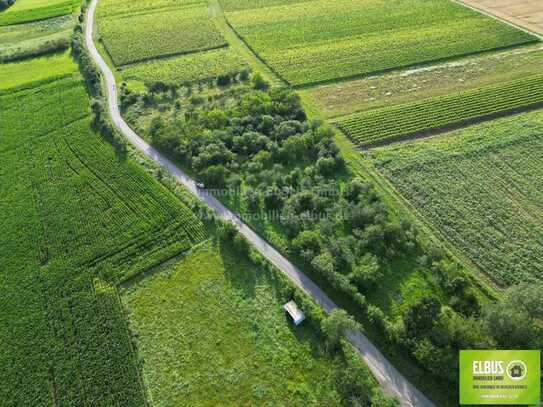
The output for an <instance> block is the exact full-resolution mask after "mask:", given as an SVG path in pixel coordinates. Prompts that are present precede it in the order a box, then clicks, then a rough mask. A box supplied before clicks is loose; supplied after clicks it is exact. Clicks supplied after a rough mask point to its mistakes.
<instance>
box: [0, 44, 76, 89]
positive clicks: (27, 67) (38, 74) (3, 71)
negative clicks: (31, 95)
mask: <svg viewBox="0 0 543 407" xmlns="http://www.w3.org/2000/svg"><path fill="white" fill-rule="evenodd" d="M77 69H78V68H77V64H76V63H75V62H74V61H73V59H72V58H71V57H70V53H69V51H66V52H64V53H60V54H54V55H48V56H43V57H39V58H34V59H30V60H24V61H20V62H10V63H7V64H0V90H6V89H10V88H14V87H20V86H25V85H29V84H33V83H35V82H40V81H43V80H48V81H49V80H53V79H58V78H61V77H64V76H67V75H71V74H73V73H75V72H76V71H77Z"/></svg>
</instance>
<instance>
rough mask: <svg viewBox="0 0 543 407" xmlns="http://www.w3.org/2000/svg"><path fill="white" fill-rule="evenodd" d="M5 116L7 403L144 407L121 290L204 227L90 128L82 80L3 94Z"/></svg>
mask: <svg viewBox="0 0 543 407" xmlns="http://www.w3.org/2000/svg"><path fill="white" fill-rule="evenodd" d="M32 62H33V61H30V63H32ZM1 82H2V84H4V83H5V81H4V79H2V81H1ZM0 111H1V112H2V120H1V121H0V133H1V134H2V137H1V138H0V160H1V162H2V166H1V169H0V195H1V196H2V199H1V200H0V211H1V212H2V233H0V246H1V247H2V256H0V269H1V270H2V276H1V278H0V290H1V291H2V296H1V299H0V306H1V308H2V313H1V315H0V343H2V352H0V365H1V366H2V367H3V369H2V370H1V372H0V381H1V383H2V386H0V400H2V404H4V405H24V406H41V405H108V406H110V405H123V406H141V405H143V404H144V402H145V401H144V392H143V390H142V387H141V382H140V376H139V372H138V367H137V363H136V361H135V355H134V352H133V350H132V346H131V342H130V339H129V337H128V332H127V331H126V325H125V322H124V319H123V313H122V311H121V308H120V303H119V299H118V297H117V293H116V289H115V287H114V285H115V284H116V283H117V282H119V281H121V280H122V279H124V278H126V277H128V276H130V275H133V274H134V273H137V272H139V271H141V270H144V269H147V268H148V267H151V266H153V265H155V264H157V263H160V262H162V261H163V260H164V259H167V258H169V257H171V256H173V255H176V254H178V253H180V252H182V251H184V250H187V249H189V248H190V247H191V246H192V245H193V244H194V243H196V242H199V241H201V240H202V239H204V238H205V235H204V231H203V227H202V225H201V223H200V221H199V220H198V219H197V218H196V217H195V216H194V215H193V214H192V212H191V211H190V210H189V209H188V208H187V207H186V206H184V205H183V204H181V203H180V202H179V201H178V200H177V199H176V198H174V197H173V196H172V195H171V194H170V193H169V192H168V191H167V190H166V189H165V188H164V187H162V186H161V185H159V184H157V183H156V182H155V181H154V180H153V179H152V178H151V177H150V176H149V175H147V174H146V173H145V172H144V171H143V170H142V169H141V168H140V167H139V166H138V165H137V164H135V163H133V162H132V161H128V160H127V159H126V157H125V156H123V155H120V153H117V152H116V151H115V150H114V149H113V147H111V145H110V144H109V143H108V142H106V141H105V140H104V139H103V138H102V136H101V135H99V134H97V133H95V132H94V131H92V130H91V127H90V122H91V119H90V116H89V114H90V107H89V101H88V96H87V94H86V91H85V88H84V85H83V83H82V81H81V79H80V78H71V77H69V78H66V79H62V80H59V81H55V82H52V83H48V84H44V85H42V86H39V87H34V88H31V89H26V90H23V91H19V92H11V93H8V94H4V95H2V96H0Z"/></svg>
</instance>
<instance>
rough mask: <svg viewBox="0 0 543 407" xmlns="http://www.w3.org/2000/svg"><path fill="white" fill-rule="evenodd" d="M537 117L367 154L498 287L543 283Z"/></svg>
mask: <svg viewBox="0 0 543 407" xmlns="http://www.w3.org/2000/svg"><path fill="white" fill-rule="evenodd" d="M542 134H543V114H542V113H541V112H533V113H527V114H524V115H522V116H515V117H510V118H506V119H500V120H497V121H494V122H489V123H485V124H481V125H478V126H475V127H472V128H469V129H466V130H462V131H457V132H454V133H451V134H450V135H447V136H440V137H435V138H430V139H425V140H418V141H413V142H409V143H402V144H398V145H391V146H387V147H382V148H377V149H374V150H371V152H370V153H369V154H370V157H371V158H372V160H373V162H374V164H375V166H376V167H377V169H378V170H379V171H380V172H381V173H382V174H383V175H384V176H385V177H386V178H387V179H388V180H389V181H390V182H391V183H392V185H393V186H394V187H395V188H396V189H397V190H398V191H399V192H400V193H401V194H402V195H403V196H404V197H405V198H406V199H407V200H408V201H409V203H410V204H411V205H412V207H413V209H414V210H415V211H416V213H418V214H419V215H420V216H421V218H422V219H424V220H425V221H426V222H428V223H429V224H430V225H431V226H432V227H433V228H435V229H436V230H437V231H438V232H439V234H440V235H441V236H442V238H444V239H446V240H448V241H450V242H451V243H452V244H453V245H455V246H456V247H457V248H458V249H460V250H461V251H462V252H463V253H465V255H466V256H467V257H468V258H469V260H470V261H471V262H472V263H473V264H474V265H476V266H477V267H478V268H480V269H481V270H482V271H484V272H485V273H486V274H487V275H488V276H490V277H491V278H492V279H494V280H495V281H496V282H497V283H500V284H504V285H511V284H515V283H518V282H521V281H528V282H529V281H536V280H541V278H542V277H543V263H542V261H541V258H542V255H543V250H542V246H541V239H542V236H543V228H542V225H543V218H542V216H541V215H542V214H543V210H542V209H543V208H542V204H541V202H542V199H541V191H542V190H543V172H542V169H543V162H542V160H543V156H542V154H541V152H542V151H543V150H542V146H543V136H542Z"/></svg>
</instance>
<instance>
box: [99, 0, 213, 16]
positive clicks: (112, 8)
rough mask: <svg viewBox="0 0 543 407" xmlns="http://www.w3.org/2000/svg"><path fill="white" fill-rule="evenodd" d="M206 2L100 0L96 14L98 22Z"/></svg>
mask: <svg viewBox="0 0 543 407" xmlns="http://www.w3.org/2000/svg"><path fill="white" fill-rule="evenodd" d="M205 4H207V1H206V0H100V2H99V3H98V8H97V13H98V20H100V19H101V18H103V17H107V16H113V15H120V14H132V15H133V14H135V13H141V12H145V11H150V10H157V9H167V8H171V9H175V8H178V7H180V6H181V7H184V6H189V5H205Z"/></svg>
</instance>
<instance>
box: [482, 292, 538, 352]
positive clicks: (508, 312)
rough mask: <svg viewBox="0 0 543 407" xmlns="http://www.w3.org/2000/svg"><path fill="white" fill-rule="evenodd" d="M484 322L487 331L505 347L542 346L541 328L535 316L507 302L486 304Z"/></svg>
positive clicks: (525, 347)
mask: <svg viewBox="0 0 543 407" xmlns="http://www.w3.org/2000/svg"><path fill="white" fill-rule="evenodd" d="M482 322H483V324H484V326H485V328H486V330H487V332H488V333H489V334H490V335H492V336H493V337H494V338H496V341H497V342H498V343H499V345H500V346H501V347H502V348H504V349H530V348H533V347H540V346H541V342H542V341H543V335H542V333H541V328H540V327H538V326H537V324H536V322H535V320H534V318H532V317H531V316H530V314H529V313H528V312H526V311H524V310H522V309H516V308H514V307H512V306H511V304H510V303H507V302H499V303H495V304H490V305H486V306H484V307H483V312H482Z"/></svg>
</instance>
